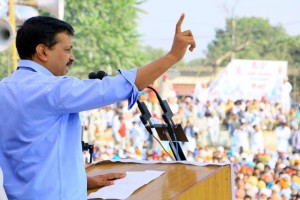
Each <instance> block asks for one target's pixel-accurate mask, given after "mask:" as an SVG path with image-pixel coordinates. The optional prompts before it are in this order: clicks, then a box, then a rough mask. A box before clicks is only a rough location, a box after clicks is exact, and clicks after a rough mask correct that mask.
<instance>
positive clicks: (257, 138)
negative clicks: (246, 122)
mask: <svg viewBox="0 0 300 200" xmlns="http://www.w3.org/2000/svg"><path fill="white" fill-rule="evenodd" d="M250 145H251V153H252V154H253V155H256V154H263V153H264V150H265V147H264V136H263V132H262V129H261V126H260V125H259V124H255V125H253V130H252V131H251V137H250Z"/></svg>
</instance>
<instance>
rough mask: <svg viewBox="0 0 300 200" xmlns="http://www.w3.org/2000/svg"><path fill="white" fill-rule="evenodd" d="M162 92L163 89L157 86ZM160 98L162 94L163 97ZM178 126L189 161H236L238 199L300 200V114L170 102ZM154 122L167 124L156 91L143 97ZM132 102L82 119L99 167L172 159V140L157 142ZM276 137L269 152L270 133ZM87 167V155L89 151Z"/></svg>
mask: <svg viewBox="0 0 300 200" xmlns="http://www.w3.org/2000/svg"><path fill="white" fill-rule="evenodd" d="M158 91H159V87H158ZM159 92H160V91H159ZM165 98H166V100H167V102H168V104H169V106H170V108H171V110H172V112H173V116H172V120H173V121H174V124H175V125H178V124H180V125H181V126H182V127H183V131H184V132H185V134H186V136H187V138H188V140H189V142H180V145H181V148H182V150H183V152H184V154H185V156H186V160H188V161H196V162H203V163H232V167H233V169H234V170H233V171H234V177H235V180H234V182H235V183H234V184H235V185H234V192H235V194H234V195H235V198H236V199H298V198H300V126H299V124H300V111H299V106H297V105H295V106H292V107H291V108H290V110H289V111H288V112H284V111H283V109H282V106H281V104H280V103H278V102H270V101H268V100H266V99H265V98H262V99H260V100H237V101H232V100H227V101H222V100H217V99H216V100H213V101H206V102H201V101H200V100H199V99H193V97H182V98H180V97H178V96H176V94H175V92H174V91H172V90H169V93H168V96H167V97H165ZM139 99H140V101H142V102H144V103H145V104H146V105H147V108H148V109H149V111H150V113H151V115H152V118H151V121H152V123H153V124H164V123H165V122H164V120H163V119H162V117H161V116H162V114H163V111H162V109H161V106H160V104H159V102H158V100H157V97H156V96H155V93H153V91H152V90H150V89H146V90H145V91H144V92H143V93H142V94H141V95H140V97H139ZM127 107H128V105H127V103H126V101H123V102H121V103H117V104H113V105H110V106H108V107H105V108H102V109H98V110H91V111H85V112H82V113H81V118H82V122H83V140H85V141H87V142H89V143H93V144H94V153H93V155H92V157H93V162H96V161H98V160H106V159H122V158H125V159H137V160H172V159H173V160H174V158H172V157H171V156H170V155H172V153H171V150H170V148H169V145H168V141H162V142H161V143H160V142H158V140H159V135H158V134H157V132H156V131H155V129H153V135H151V134H150V133H149V132H148V131H147V130H146V129H145V126H144V124H143V123H142V121H141V120H140V116H141V112H140V110H139V109H138V106H137V105H135V106H133V107H132V108H131V109H130V110H128V109H127ZM266 134H272V135H274V144H273V145H268V146H266V145H265V144H266V141H264V138H265V137H264V135H266ZM84 155H85V156H84V157H85V162H86V163H88V162H89V155H88V152H86V151H85V152H84Z"/></svg>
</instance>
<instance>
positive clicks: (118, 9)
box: [65, 0, 143, 76]
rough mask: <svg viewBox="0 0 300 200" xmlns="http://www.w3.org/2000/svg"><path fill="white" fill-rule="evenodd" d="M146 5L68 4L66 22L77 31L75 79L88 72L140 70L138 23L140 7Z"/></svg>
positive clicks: (102, 0)
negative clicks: (135, 68) (134, 68)
mask: <svg viewBox="0 0 300 200" xmlns="http://www.w3.org/2000/svg"><path fill="white" fill-rule="evenodd" d="M142 2H143V1H137V0H127V1H105V0H93V1H92V0H91V1H73V0H66V3H65V20H66V21H68V22H69V23H71V24H72V25H73V27H74V29H75V37H74V47H75V48H74V54H75V57H76V62H75V63H74V67H73V69H72V70H71V74H72V75H77V76H86V74H87V72H88V71H97V70H104V71H108V73H111V74H114V73H116V69H118V68H125V69H130V68H133V67H137V66H140V64H141V63H142V62H143V54H142V53H141V51H140V46H139V40H138V39H139V35H138V34H137V31H136V27H137V23H136V20H137V18H138V12H142V11H141V10H139V9H138V8H137V5H138V4H140V3H142Z"/></svg>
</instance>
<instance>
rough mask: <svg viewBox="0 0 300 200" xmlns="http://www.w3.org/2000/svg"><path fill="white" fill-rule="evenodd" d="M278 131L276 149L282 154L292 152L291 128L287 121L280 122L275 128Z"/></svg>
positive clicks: (286, 154)
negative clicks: (290, 144)
mask: <svg viewBox="0 0 300 200" xmlns="http://www.w3.org/2000/svg"><path fill="white" fill-rule="evenodd" d="M275 133H276V150H277V152H278V153H279V154H280V155H282V156H285V157H286V156H288V155H289V153H290V147H289V139H290V137H291V129H290V127H289V126H288V125H287V122H280V123H279V124H278V126H277V127H276V129H275Z"/></svg>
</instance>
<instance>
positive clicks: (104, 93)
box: [45, 68, 139, 113]
mask: <svg viewBox="0 0 300 200" xmlns="http://www.w3.org/2000/svg"><path fill="white" fill-rule="evenodd" d="M136 74H137V69H136V68H134V69H131V70H122V69H120V70H119V74H118V75H116V76H106V77H104V78H103V79H102V80H100V79H85V80H80V79H77V78H74V77H69V76H62V77H55V78H53V80H52V81H51V83H49V84H48V85H47V86H46V90H45V94H46V95H45V98H46V99H47V100H46V101H47V102H48V104H49V107H50V109H51V110H52V111H53V112H56V113H57V112H59V113H72V112H81V111H85V110H91V109H97V108H100V107H104V106H107V105H110V104H113V103H116V102H120V101H123V100H126V99H127V100H128V108H129V109H130V108H131V107H132V106H133V105H134V103H135V102H136V101H137V98H138V95H139V91H138V89H137V87H136V85H135V84H134V82H135V79H136Z"/></svg>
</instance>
